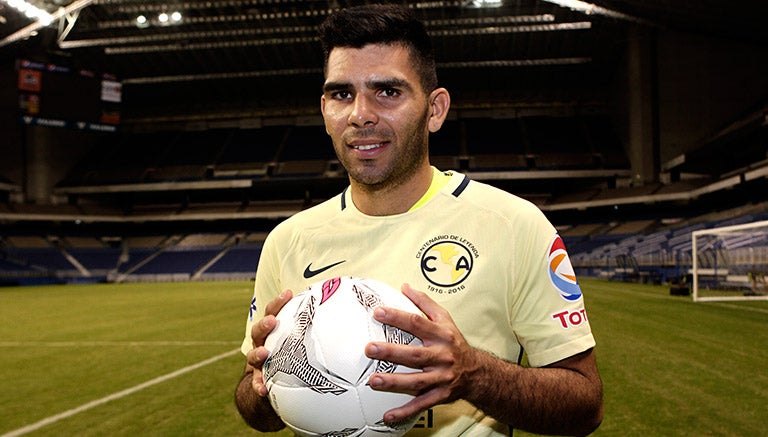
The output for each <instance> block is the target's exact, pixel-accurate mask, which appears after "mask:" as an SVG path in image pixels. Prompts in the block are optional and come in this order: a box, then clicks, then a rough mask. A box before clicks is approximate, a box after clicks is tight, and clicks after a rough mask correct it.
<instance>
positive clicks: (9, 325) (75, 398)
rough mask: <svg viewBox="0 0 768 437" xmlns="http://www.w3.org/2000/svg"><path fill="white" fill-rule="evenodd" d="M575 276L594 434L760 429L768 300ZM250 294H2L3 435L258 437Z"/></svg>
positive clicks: (185, 286)
mask: <svg viewBox="0 0 768 437" xmlns="http://www.w3.org/2000/svg"><path fill="white" fill-rule="evenodd" d="M581 283H582V288H583V289H584V293H585V299H586V303H587V310H588V314H589V318H590V322H591V324H592V328H593V331H594V333H595V336H596V338H597V342H598V346H597V356H598V365H599V367H600V372H601V375H602V377H603V383H604V385H605V420H604V422H603V425H602V426H601V427H600V429H599V430H598V431H597V432H596V433H595V434H594V435H602V436H649V435H656V436H661V435H664V436H692V435H710V436H719V435H722V436H747V435H761V434H763V433H764V429H765V424H766V423H768V408H766V406H768V371H766V370H767V369H766V366H768V352H767V351H766V350H767V349H768V302H743V303H742V302H740V303H697V304H694V303H692V302H691V301H690V299H687V298H683V297H672V296H669V293H668V291H669V290H668V288H667V287H658V286H650V285H640V284H625V283H618V282H605V281H597V280H589V279H584V280H582V281H581ZM251 294H252V284H250V283H247V282H198V283H172V284H99V285H72V286H44V287H21V288H0V387H1V389H0V436H3V435H6V434H9V433H10V435H31V436H35V435H38V436H42V435H46V436H47V435H77V436H102V435H111V436H122V435H125V436H127V435H131V436H133V435H161V436H175V435H185V436H190V435H199V436H213V435H216V436H237V435H251V436H253V435H260V434H259V433H255V432H254V431H252V430H249V429H248V428H247V427H246V426H245V425H244V424H243V423H242V422H241V420H240V418H239V416H238V415H237V412H236V410H235V407H234V403H233V400H232V396H233V395H232V393H233V391H234V387H235V384H236V382H237V380H238V379H239V377H240V372H241V371H242V368H243V365H244V359H243V357H242V356H241V355H240V354H239V353H237V352H235V350H236V349H237V348H238V346H239V343H240V339H241V337H242V334H243V327H244V321H245V317H246V314H247V311H248V305H249V303H250V297H251ZM206 360H208V361H206ZM116 394H117V396H116ZM62 413H64V414H62ZM44 420H47V422H41V421H44ZM21 429H26V430H27V431H29V432H27V433H24V434H19V433H16V434H14V433H15V432H16V431H18V430H21ZM270 435H273V436H280V437H283V436H287V435H289V434H288V433H285V432H283V433H277V434H270ZM515 435H529V434H526V433H515Z"/></svg>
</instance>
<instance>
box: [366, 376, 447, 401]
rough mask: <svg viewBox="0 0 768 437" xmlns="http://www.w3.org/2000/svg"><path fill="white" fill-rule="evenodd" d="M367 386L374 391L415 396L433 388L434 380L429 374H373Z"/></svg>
mask: <svg viewBox="0 0 768 437" xmlns="http://www.w3.org/2000/svg"><path fill="white" fill-rule="evenodd" d="M368 384H369V385H370V386H371V388H372V389H374V390H378V391H387V392H396V393H408V394H410V395H414V396H415V395H418V394H419V393H421V392H423V391H425V390H428V389H430V388H431V387H433V386H434V385H435V378H434V376H432V375H430V372H410V373H407V372H396V373H374V374H373V375H371V377H370V378H368Z"/></svg>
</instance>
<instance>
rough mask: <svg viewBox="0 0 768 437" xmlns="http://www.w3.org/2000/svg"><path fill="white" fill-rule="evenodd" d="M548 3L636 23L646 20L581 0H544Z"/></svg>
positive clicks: (588, 13)
mask: <svg viewBox="0 0 768 437" xmlns="http://www.w3.org/2000/svg"><path fill="white" fill-rule="evenodd" d="M544 1H545V2H547V3H554V4H556V5H558V6H562V7H564V8H568V9H571V10H574V11H578V12H582V13H584V14H586V15H603V16H606V17H611V18H618V19H621V20H626V21H633V22H635V23H645V22H646V20H643V19H642V18H639V17H635V16H633V15H629V14H624V13H621V12H618V11H614V10H612V9H607V8H604V7H601V6H597V5H595V4H592V3H587V2H584V1H581V0H544Z"/></svg>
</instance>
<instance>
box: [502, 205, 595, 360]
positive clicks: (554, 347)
mask: <svg viewBox="0 0 768 437" xmlns="http://www.w3.org/2000/svg"><path fill="white" fill-rule="evenodd" d="M526 215H527V217H525V218H524V220H522V223H521V224H519V225H516V230H515V232H516V233H517V235H518V236H519V238H517V239H515V241H516V242H517V243H516V244H515V247H514V251H513V253H514V256H513V257H511V260H510V262H511V263H512V265H511V266H510V270H511V271H512V272H513V275H514V277H513V278H512V281H513V282H512V283H513V284H515V285H514V292H513V297H512V299H511V300H510V302H511V308H510V314H511V318H512V320H511V324H512V327H513V330H514V332H515V335H516V336H517V337H518V339H519V341H520V344H521V346H522V347H523V349H524V350H525V352H526V354H527V355H528V362H529V364H530V365H531V366H534V367H541V366H545V365H548V364H551V363H554V362H556V361H559V360H562V359H564V358H568V357H570V356H573V355H575V354H577V353H580V352H583V351H585V350H588V349H589V348H591V347H593V346H594V345H595V340H594V337H593V336H592V332H591V328H590V326H589V321H588V320H587V313H586V309H585V307H584V298H583V296H582V292H581V287H580V285H579V283H578V281H577V279H576V276H575V274H574V271H573V267H572V265H571V262H570V259H569V257H568V253H567V251H566V249H565V245H564V243H563V240H562V238H561V237H560V236H559V235H558V234H557V231H556V230H555V228H554V226H552V225H551V224H550V223H549V221H548V220H547V219H546V218H545V217H544V215H543V213H541V212H540V211H538V210H532V211H530V212H529V213H527V214H526Z"/></svg>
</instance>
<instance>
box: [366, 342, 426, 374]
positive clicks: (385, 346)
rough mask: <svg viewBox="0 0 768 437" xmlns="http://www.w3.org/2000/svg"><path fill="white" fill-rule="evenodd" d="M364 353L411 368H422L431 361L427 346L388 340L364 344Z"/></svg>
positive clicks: (373, 357)
mask: <svg viewBox="0 0 768 437" xmlns="http://www.w3.org/2000/svg"><path fill="white" fill-rule="evenodd" d="M365 355H366V356H367V357H368V358H371V359H374V360H380V361H389V362H391V363H397V364H401V365H403V366H407V367H410V368H412V369H422V368H424V367H425V366H426V365H427V363H429V362H430V361H431V360H430V356H431V352H430V350H429V349H428V348H425V347H422V346H410V345H401V344H396V343H388V342H370V343H368V344H367V345H366V346H365Z"/></svg>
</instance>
